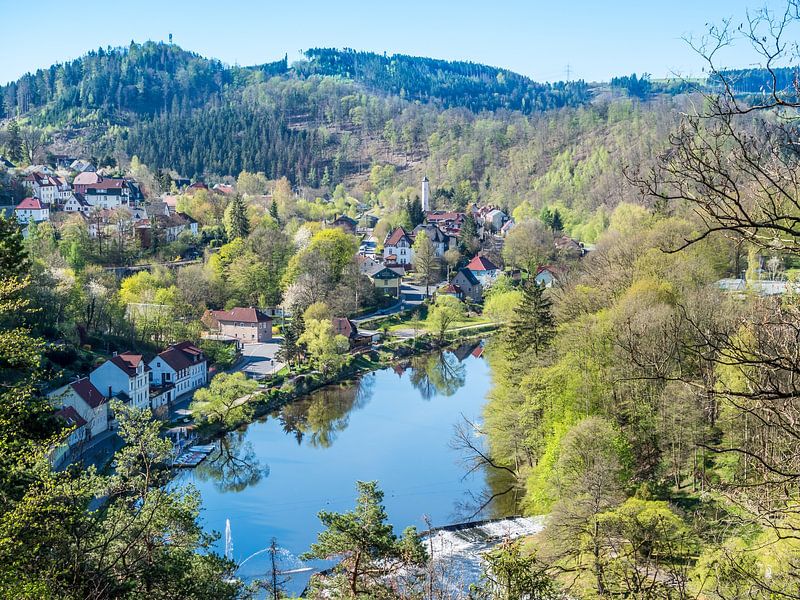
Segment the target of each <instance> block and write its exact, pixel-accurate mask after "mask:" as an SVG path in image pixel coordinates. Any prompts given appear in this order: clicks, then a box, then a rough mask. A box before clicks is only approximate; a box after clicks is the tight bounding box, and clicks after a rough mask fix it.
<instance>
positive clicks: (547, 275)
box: [533, 265, 562, 288]
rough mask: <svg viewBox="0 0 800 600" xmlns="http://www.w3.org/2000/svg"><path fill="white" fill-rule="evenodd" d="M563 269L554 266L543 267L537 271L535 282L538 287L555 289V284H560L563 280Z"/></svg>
mask: <svg viewBox="0 0 800 600" xmlns="http://www.w3.org/2000/svg"><path fill="white" fill-rule="evenodd" d="M561 277H562V273H561V269H559V268H558V267H554V266H552V265H543V266H541V267H539V268H538V269H536V276H535V277H534V279H533V280H534V281H535V282H536V284H537V285H543V286H544V287H546V288H549V287H553V284H554V283H558V280H559V279H561Z"/></svg>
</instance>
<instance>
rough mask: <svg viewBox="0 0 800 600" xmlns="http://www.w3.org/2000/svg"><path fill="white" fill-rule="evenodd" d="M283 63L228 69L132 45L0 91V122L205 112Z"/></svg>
mask: <svg viewBox="0 0 800 600" xmlns="http://www.w3.org/2000/svg"><path fill="white" fill-rule="evenodd" d="M286 70H287V64H286V59H283V60H280V61H277V62H274V63H268V64H265V65H261V66H257V67H247V68H240V67H229V66H227V65H224V64H223V63H222V62H220V61H218V60H211V59H207V58H203V57H201V56H199V55H197V54H194V53H192V52H188V51H186V50H183V49H182V48H180V47H178V46H175V45H172V44H164V43H156V42H146V43H144V44H136V43H133V42H131V44H130V46H128V47H126V48H113V49H108V50H104V49H102V48H101V49H99V50H97V51H92V52H89V53H88V54H86V55H85V56H83V57H81V58H78V59H76V60H73V61H69V62H65V63H59V64H55V65H52V66H51V67H49V68H47V69H40V70H38V71H36V72H35V73H28V74H26V75H24V76H22V77H21V78H20V79H19V80H17V81H15V82H11V83H9V84H7V85H4V86H2V87H0V97H1V98H2V103H0V118H6V117H12V116H22V115H26V114H29V113H36V115H35V116H36V117H37V120H38V121H40V122H41V123H42V124H60V123H63V122H66V121H68V120H71V119H74V118H76V117H79V116H82V115H84V114H86V113H87V112H89V111H92V112H94V113H96V114H99V116H100V117H102V118H113V117H114V116H119V115H120V114H121V113H125V112H132V113H137V114H155V113H159V112H165V111H170V110H172V111H174V110H186V109H190V108H196V107H201V106H206V105H208V104H209V103H213V102H215V101H217V100H219V98H220V96H221V94H222V93H223V91H224V90H225V89H226V88H228V87H231V86H234V87H241V86H245V85H247V84H248V83H250V82H252V81H260V80H262V79H264V78H265V77H268V76H271V75H276V74H281V73H285V72H286Z"/></svg>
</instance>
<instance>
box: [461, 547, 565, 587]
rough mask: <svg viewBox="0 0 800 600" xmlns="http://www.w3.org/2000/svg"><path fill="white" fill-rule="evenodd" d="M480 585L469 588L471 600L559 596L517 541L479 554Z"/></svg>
mask: <svg viewBox="0 0 800 600" xmlns="http://www.w3.org/2000/svg"><path fill="white" fill-rule="evenodd" d="M483 561H484V568H483V574H482V575H481V581H480V583H478V584H476V585H473V586H472V587H471V589H470V598H474V599H475V600H555V599H556V598H559V597H561V596H560V594H559V593H558V591H557V587H556V585H555V583H554V581H553V579H552V577H551V576H550V574H549V573H548V569H547V567H546V566H545V565H543V564H542V563H540V562H539V561H538V560H537V559H536V553H535V552H533V551H531V552H526V550H525V549H524V548H523V544H522V542H521V541H520V540H507V541H504V542H501V543H500V544H499V545H498V546H497V547H495V548H494V549H492V550H491V551H489V552H486V553H485V554H484V555H483Z"/></svg>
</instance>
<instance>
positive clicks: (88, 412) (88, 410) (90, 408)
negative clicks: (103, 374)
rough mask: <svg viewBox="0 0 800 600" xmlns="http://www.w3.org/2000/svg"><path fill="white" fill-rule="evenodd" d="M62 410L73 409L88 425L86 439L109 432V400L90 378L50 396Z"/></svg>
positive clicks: (60, 389)
mask: <svg viewBox="0 0 800 600" xmlns="http://www.w3.org/2000/svg"><path fill="white" fill-rule="evenodd" d="M48 397H49V398H50V399H51V401H53V402H54V403H57V404H58V406H60V407H61V408H72V409H73V410H75V411H76V412H77V413H78V415H80V417H81V418H82V419H83V422H84V423H85V424H86V437H89V438H91V437H95V436H96V435H98V434H100V433H103V432H104V431H107V430H108V398H107V397H106V396H104V395H103V394H102V393H100V390H98V389H97V387H96V386H95V385H94V384H93V383H92V382H91V381H90V379H89V378H88V377H84V378H82V379H78V380H77V381H73V382H72V383H70V384H68V385H65V386H63V387H60V388H58V389H57V390H54V391H52V392H50V393H49V394H48Z"/></svg>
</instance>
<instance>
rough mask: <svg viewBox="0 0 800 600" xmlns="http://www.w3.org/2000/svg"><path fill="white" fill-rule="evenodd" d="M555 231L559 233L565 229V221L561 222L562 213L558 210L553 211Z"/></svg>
mask: <svg viewBox="0 0 800 600" xmlns="http://www.w3.org/2000/svg"><path fill="white" fill-rule="evenodd" d="M551 227H552V228H553V233H558V232H559V231H561V230H562V229H564V223H562V222H561V214H559V212H558V211H557V210H554V211H553V223H552V225H551Z"/></svg>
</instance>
